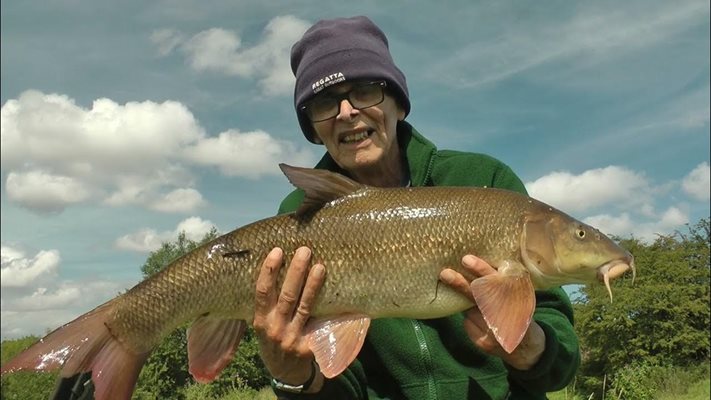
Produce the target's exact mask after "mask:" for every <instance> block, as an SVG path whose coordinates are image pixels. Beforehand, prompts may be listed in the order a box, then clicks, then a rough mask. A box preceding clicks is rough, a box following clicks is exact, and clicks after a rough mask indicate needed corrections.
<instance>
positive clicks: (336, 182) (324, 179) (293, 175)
mask: <svg viewBox="0 0 711 400" xmlns="http://www.w3.org/2000/svg"><path fill="white" fill-rule="evenodd" d="M279 168H281V170H282V172H284V175H286V177H287V178H288V179H289V182H291V184H292V185H294V186H296V187H298V188H299V189H302V190H303V191H304V192H305V196H304V201H303V203H302V204H301V206H300V207H299V209H298V210H296V214H297V215H303V214H305V213H307V212H309V211H315V210H318V209H319V208H321V207H323V205H324V204H326V203H328V202H329V201H332V200H336V199H338V198H341V197H344V196H347V195H349V194H351V193H354V192H356V191H358V190H360V189H363V188H365V187H366V186H365V185H363V184H360V183H358V182H356V181H354V180H352V179H349V178H347V177H345V176H343V175H341V174H337V173H335V172H331V171H326V170H324V169H313V168H300V167H293V166H291V165H287V164H279Z"/></svg>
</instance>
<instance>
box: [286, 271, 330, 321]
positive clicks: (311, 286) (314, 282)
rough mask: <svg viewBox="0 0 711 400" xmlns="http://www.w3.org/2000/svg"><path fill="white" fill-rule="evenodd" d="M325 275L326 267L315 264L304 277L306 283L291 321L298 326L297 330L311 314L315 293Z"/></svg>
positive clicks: (319, 288)
mask: <svg viewBox="0 0 711 400" xmlns="http://www.w3.org/2000/svg"><path fill="white" fill-rule="evenodd" d="M325 277H326V268H324V266H323V265H322V264H316V265H314V266H313V267H312V268H311V271H310V272H309V277H308V278H307V279H306V285H304V291H303V292H302V293H301V300H300V301H299V306H298V307H297V308H296V313H295V314H294V320H293V323H294V324H296V325H297V326H298V329H299V331H301V329H302V328H303V326H304V325H305V324H306V321H307V320H308V319H309V317H310V316H311V309H312V308H313V305H314V303H315V301H316V295H317V294H318V292H319V290H321V286H323V282H324V278H325Z"/></svg>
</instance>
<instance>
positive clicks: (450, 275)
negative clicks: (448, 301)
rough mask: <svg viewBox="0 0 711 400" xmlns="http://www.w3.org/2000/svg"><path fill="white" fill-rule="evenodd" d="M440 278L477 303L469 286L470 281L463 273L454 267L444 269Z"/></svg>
mask: <svg viewBox="0 0 711 400" xmlns="http://www.w3.org/2000/svg"><path fill="white" fill-rule="evenodd" d="M439 279H441V280H442V282H444V283H446V284H447V285H449V286H451V287H452V289H454V290H456V291H458V292H459V293H461V294H463V295H465V296H467V298H468V299H469V300H471V301H472V302H473V303H476V301H475V300H474V295H473V294H472V292H471V289H470V288H469V282H468V281H467V280H466V278H464V276H462V274H460V273H458V272H456V271H454V270H453V269H449V268H447V269H444V270H442V272H440V274H439Z"/></svg>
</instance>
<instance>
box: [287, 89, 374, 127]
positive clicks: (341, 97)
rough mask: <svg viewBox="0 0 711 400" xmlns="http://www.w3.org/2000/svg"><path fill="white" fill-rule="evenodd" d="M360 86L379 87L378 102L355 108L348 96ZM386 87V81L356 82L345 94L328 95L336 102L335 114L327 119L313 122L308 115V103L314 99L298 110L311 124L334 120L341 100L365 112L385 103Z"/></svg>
mask: <svg viewBox="0 0 711 400" xmlns="http://www.w3.org/2000/svg"><path fill="white" fill-rule="evenodd" d="M362 86H377V87H379V88H380V100H379V101H377V102H376V103H373V104H371V105H369V106H365V107H356V106H355V105H353V101H352V100H351V99H350V95H351V93H352V92H353V91H354V90H355V89H357V88H358V87H362ZM387 86H388V83H387V82H386V81H366V82H358V83H354V84H353V87H351V88H350V89H349V90H347V91H345V92H343V93H340V94H329V96H330V97H332V98H333V99H334V100H335V101H336V113H335V114H333V115H332V116H330V117H328V118H323V119H318V120H315V121H314V120H312V119H311V116H310V115H309V112H308V103H310V102H311V101H313V100H314V99H311V100H310V101H307V102H306V103H307V104H304V105H303V106H301V107H300V108H299V110H300V111H301V112H302V113H303V114H304V115H305V116H306V118H308V120H309V121H311V122H312V123H316V122H323V121H328V120H329V119H331V118H335V117H337V116H338V113H339V112H340V111H339V110H340V105H341V102H342V101H343V100H348V104H350V105H351V107H353V109H355V110H365V109H366V108H370V107H375V106H377V105H378V104H380V103H382V102H383V101H385V88H386V87H387Z"/></svg>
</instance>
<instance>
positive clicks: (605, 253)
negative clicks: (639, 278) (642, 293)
mask: <svg viewBox="0 0 711 400" xmlns="http://www.w3.org/2000/svg"><path fill="white" fill-rule="evenodd" d="M521 252H522V258H523V260H524V263H525V264H526V266H527V267H528V269H529V271H530V272H531V273H532V277H533V278H534V282H536V284H537V286H538V287H541V288H545V287H550V286H558V285H565V284H571V283H588V282H594V281H596V280H599V281H601V282H603V283H604V284H605V286H606V287H607V290H608V293H609V294H610V298H612V292H611V290H610V280H611V279H615V278H618V277H620V276H622V275H623V274H624V273H625V272H627V271H628V270H630V269H631V270H632V273H633V277H634V274H635V273H636V271H635V267H634V257H633V256H632V254H630V252H629V251H627V250H625V249H623V248H622V247H621V246H620V245H618V244H617V243H615V242H614V241H613V240H612V239H610V238H609V237H607V236H606V235H605V234H603V233H602V232H600V231H599V230H598V229H596V228H593V227H592V226H590V225H587V224H585V223H582V222H580V221H578V220H576V219H574V218H572V217H570V216H568V215H566V214H564V213H562V212H560V211H558V210H556V209H553V208H551V207H548V208H547V209H545V210H543V211H542V212H538V213H535V214H533V213H532V214H529V215H527V216H526V218H525V219H524V229H523V233H522V237H521ZM633 279H634V278H633Z"/></svg>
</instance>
